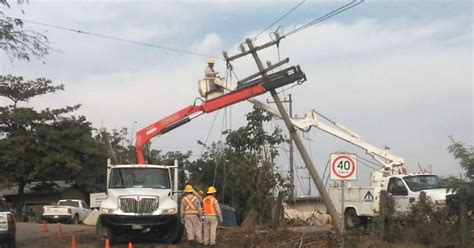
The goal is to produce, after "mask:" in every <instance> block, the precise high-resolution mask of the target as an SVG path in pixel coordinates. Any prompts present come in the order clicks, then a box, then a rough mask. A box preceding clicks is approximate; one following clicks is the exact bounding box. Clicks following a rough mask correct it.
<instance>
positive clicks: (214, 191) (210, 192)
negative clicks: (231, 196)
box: [207, 186, 217, 194]
mask: <svg viewBox="0 0 474 248" xmlns="http://www.w3.org/2000/svg"><path fill="white" fill-rule="evenodd" d="M216 192H217V190H216V188H214V186H211V187H209V188H208V189H207V193H208V194H214V193H216Z"/></svg>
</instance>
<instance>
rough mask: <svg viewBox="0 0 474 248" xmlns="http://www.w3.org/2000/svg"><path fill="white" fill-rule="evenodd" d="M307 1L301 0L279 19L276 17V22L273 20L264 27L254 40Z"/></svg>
mask: <svg viewBox="0 0 474 248" xmlns="http://www.w3.org/2000/svg"><path fill="white" fill-rule="evenodd" d="M305 2H306V0H303V1H301V2H299V3H298V4H297V5H296V6H294V7H293V8H291V9H290V10H289V11H287V12H286V13H285V14H283V15H282V16H280V17H279V18H278V19H276V20H275V21H274V22H272V24H270V25H269V26H267V27H266V28H264V29H263V30H262V31H260V33H258V34H257V35H255V36H254V37H253V38H252V40H256V39H257V38H258V36H260V35H261V34H263V33H264V32H265V31H267V30H268V29H269V28H271V27H273V26H274V25H275V24H277V23H278V22H280V21H281V20H283V18H285V17H287V16H288V15H289V14H291V12H293V11H295V10H296V9H297V8H299V7H300V6H301V5H303V4H304V3H305Z"/></svg>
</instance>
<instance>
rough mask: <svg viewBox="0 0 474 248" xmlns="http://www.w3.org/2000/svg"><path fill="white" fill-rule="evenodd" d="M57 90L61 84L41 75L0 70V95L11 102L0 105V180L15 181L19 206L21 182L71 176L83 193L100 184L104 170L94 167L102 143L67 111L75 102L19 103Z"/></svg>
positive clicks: (100, 159)
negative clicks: (26, 77)
mask: <svg viewBox="0 0 474 248" xmlns="http://www.w3.org/2000/svg"><path fill="white" fill-rule="evenodd" d="M57 90H63V86H62V85H59V86H55V85H53V83H52V82H51V80H47V79H42V78H40V79H37V80H30V81H25V80H24V79H23V78H22V77H15V76H11V75H8V76H0V96H1V97H5V98H8V99H10V100H11V101H12V102H13V104H12V105H7V106H2V107H0V134H1V136H0V137H1V138H0V171H2V173H1V174H0V180H1V181H2V182H3V183H5V184H7V185H11V186H17V187H18V192H19V197H20V206H19V208H20V209H21V205H22V204H23V190H24V187H25V185H26V184H28V183H31V182H47V181H53V180H66V181H76V182H77V183H76V187H78V189H80V190H81V191H83V192H84V193H86V192H90V191H92V190H94V189H95V187H98V185H103V184H100V183H99V182H100V181H103V180H102V179H101V178H102V177H100V175H104V173H100V171H97V169H96V168H104V166H103V163H104V161H105V156H104V153H105V152H104V149H103V148H101V146H100V144H98V143H97V142H96V140H94V139H93V137H92V127H91V125H90V123H89V122H87V121H86V119H85V118H84V117H82V116H80V117H75V116H67V114H69V113H71V112H72V111H74V110H76V109H78V108H79V105H75V106H67V107H64V108H59V109H49V108H46V109H43V110H35V109H34V108H31V107H26V106H25V107H23V106H19V103H20V102H28V100H30V99H31V98H33V97H36V96H41V95H44V94H46V93H55V92H56V91H57ZM99 164H102V165H101V166H100V167H98V165H99Z"/></svg>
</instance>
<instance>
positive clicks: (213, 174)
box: [189, 107, 284, 222]
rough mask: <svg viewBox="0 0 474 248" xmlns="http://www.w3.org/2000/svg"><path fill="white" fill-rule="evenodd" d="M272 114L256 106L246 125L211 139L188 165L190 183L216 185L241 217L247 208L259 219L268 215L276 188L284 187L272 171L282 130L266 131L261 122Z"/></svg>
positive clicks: (222, 197)
mask: <svg viewBox="0 0 474 248" xmlns="http://www.w3.org/2000/svg"><path fill="white" fill-rule="evenodd" d="M272 118H273V117H272V116H270V115H269V114H267V113H266V112H265V111H263V110H262V109H260V108H256V107H255V108H254V110H253V111H252V112H250V113H248V114H247V125H246V126H243V127H240V128H239V129H237V130H233V131H231V130H227V131H225V132H224V134H225V135H226V140H225V143H222V142H218V143H213V144H212V145H210V146H209V147H206V148H207V151H206V152H205V153H204V154H203V155H202V156H201V157H200V158H199V159H198V160H197V161H195V162H193V163H191V164H190V166H189V171H190V172H191V175H192V176H191V179H190V183H192V184H193V186H195V187H197V188H198V189H200V190H203V191H204V190H205V189H206V188H207V186H209V185H215V186H216V187H217V189H218V191H219V192H218V196H219V197H220V200H221V201H223V202H224V203H226V204H229V205H231V206H232V207H234V208H236V210H237V217H238V220H240V221H242V220H243V217H244V216H245V214H246V213H247V212H248V211H249V210H250V209H255V210H257V211H258V212H259V215H260V220H261V221H262V222H267V221H269V220H270V219H271V212H272V211H271V208H272V207H273V205H274V202H275V196H276V191H277V190H284V187H283V185H284V180H283V179H282V178H281V176H280V175H279V174H278V173H276V171H275V170H276V167H275V163H274V160H275V158H276V156H278V150H277V146H278V145H279V144H280V143H281V142H283V141H284V137H283V135H282V130H281V129H279V128H275V129H274V130H273V131H272V132H270V133H269V132H267V131H266V130H265V128H264V123H265V122H268V121H270V120H271V119H272Z"/></svg>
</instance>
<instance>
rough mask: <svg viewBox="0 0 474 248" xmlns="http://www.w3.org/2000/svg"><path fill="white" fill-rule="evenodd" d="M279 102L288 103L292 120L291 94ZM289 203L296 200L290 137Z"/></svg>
mask: <svg viewBox="0 0 474 248" xmlns="http://www.w3.org/2000/svg"><path fill="white" fill-rule="evenodd" d="M281 102H284V103H288V112H289V114H290V118H293V99H292V98H291V94H288V99H287V98H286V97H285V99H283V100H282V101H281ZM267 103H275V102H273V101H268V100H267ZM289 145H290V196H289V198H290V201H291V202H294V201H295V198H296V195H297V194H296V191H295V168H294V156H293V154H294V146H293V138H292V137H291V136H290V141H289Z"/></svg>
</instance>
